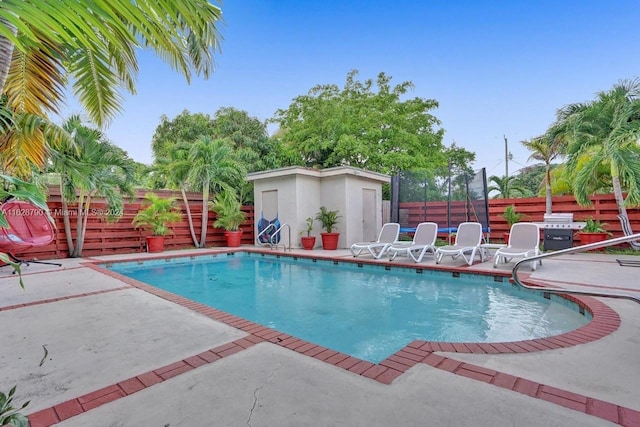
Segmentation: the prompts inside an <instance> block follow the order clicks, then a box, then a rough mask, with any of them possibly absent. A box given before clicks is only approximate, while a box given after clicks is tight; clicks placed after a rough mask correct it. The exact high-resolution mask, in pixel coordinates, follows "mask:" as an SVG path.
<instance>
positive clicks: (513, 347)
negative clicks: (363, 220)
mask: <svg viewBox="0 0 640 427" xmlns="http://www.w3.org/2000/svg"><path fill="white" fill-rule="evenodd" d="M227 252H229V251H225V252H223V253H227ZM217 254H220V252H218V253H217ZM185 256H189V257H192V258H193V257H194V255H185ZM278 256H280V255H278ZM295 257H300V256H299V255H296V256H295ZM165 258H166V257H160V259H165ZM172 258H175V257H172ZM303 258H304V256H303ZM150 259H151V258H144V259H142V258H141V259H132V260H127V261H126V262H131V261H133V262H137V261H141V262H142V261H147V260H150ZM155 259H158V258H155ZM336 261H338V262H356V261H353V260H349V259H346V258H345V259H337V260H336ZM97 262H99V263H105V262H104V261H97ZM357 263H358V264H360V263H363V262H362V261H357ZM364 263H369V262H364ZM377 264H378V265H379V263H377ZM84 265H85V266H86V267H88V268H92V269H94V270H97V271H99V272H101V273H103V274H106V275H109V276H111V277H114V278H117V279H118V280H120V281H123V282H125V283H127V284H128V285H130V286H124V287H119V288H114V289H109V290H104V291H96V292H89V293H84V294H78V295H70V296H66V297H57V298H52V299H47V300H42V301H36V302H32V303H26V304H18V305H14V306H10V307H0V310H9V309H16V308H21V307H25V306H30V305H37V304H46V303H50V302H55V301H60V300H64V299H70V298H81V297H86V296H91V295H98V294H102V293H106V292H116V291H120V290H123V289H128V288H130V287H135V288H138V289H141V290H144V291H146V292H149V293H151V294H153V295H156V296H158V297H160V298H163V299H166V300H168V301H171V302H173V303H175V304H178V305H181V306H183V307H186V308H189V309H191V310H193V311H196V312H198V313H200V314H202V315H205V316H208V317H210V318H212V319H214V320H216V321H220V322H223V323H225V324H227V325H229V326H232V327H234V328H237V329H240V330H242V331H244V332H246V333H247V334H248V335H247V336H246V337H243V338H240V339H237V340H235V341H232V342H229V343H226V344H223V345H221V346H218V347H215V348H212V349H210V350H208V351H205V352H203V353H199V354H196V355H192V356H190V357H188V358H186V359H183V360H179V361H177V362H174V363H171V364H169V365H166V366H163V367H159V368H157V369H154V370H151V371H149V372H145V373H142V374H140V375H137V376H135V377H132V378H129V379H127V380H124V381H121V382H119V383H117V384H113V385H110V386H107V387H104V388H102V389H99V390H96V391H93V392H91V393H88V394H85V395H83V396H80V397H77V398H74V399H71V400H68V401H66V402H62V403H60V404H58V405H55V406H53V407H51V408H46V409H43V410H40V411H38V412H36V413H33V414H31V415H29V417H28V418H29V422H30V425H31V427H46V426H51V425H53V424H55V423H58V422H61V421H63V420H66V419H68V418H70V417H73V416H75V415H79V414H81V413H83V412H87V411H89V410H91V409H93V408H96V407H98V406H101V405H103V404H105V403H109V402H112V401H114V400H117V399H120V398H122V397H125V396H128V395H130V394H133V393H136V392H138V391H140V390H143V389H145V388H148V387H151V386H153V385H155V384H158V383H160V382H163V381H165V380H168V379H170V378H173V377H175V376H177V375H180V374H182V373H185V372H188V371H190V370H192V369H196V368H198V367H199V366H202V365H205V364H208V363H212V362H215V361H216V360H219V359H221V358H224V357H227V356H230V355H232V354H235V353H238V352H240V351H243V350H245V349H247V348H249V347H252V346H253V345H255V344H258V343H261V342H270V343H273V344H276V345H279V346H281V347H284V348H287V349H290V350H293V351H295V352H297V353H299V354H303V355H306V356H309V357H313V358H314V359H317V360H321V361H323V362H326V363H329V364H331V365H334V366H337V367H339V368H342V369H345V370H347V371H349V372H352V373H355V374H357V375H361V376H364V377H367V378H370V379H373V380H375V381H378V382H380V383H383V384H391V382H393V380H395V379H396V378H398V377H399V376H400V375H402V374H403V373H404V372H406V371H407V370H408V369H409V368H411V367H412V366H415V365H416V364H418V363H424V364H427V365H429V366H432V367H435V368H438V369H441V370H444V371H448V372H451V373H453V374H456V375H461V376H464V377H467V378H470V379H474V380H477V381H482V382H485V383H488V384H492V385H494V386H497V387H500V388H505V389H508V390H512V391H515V392H518V393H521V394H526V395H528V396H530V397H534V398H537V399H542V400H545V401H548V402H551V403H555V404H557V405H560V406H563V407H566V408H569V409H573V410H576V411H579V412H583V413H585V414H588V415H592V416H595V417H598V418H601V419H605V420H607V421H611V422H614V423H618V424H620V425H623V426H637V425H640V411H636V410H634V409H630V408H626V407H622V406H620V405H616V404H614V403H610V402H606V401H603V400H600V399H595V398H591V397H588V396H584V395H581V394H578V393H573V392H571V391H567V390H562V389H558V388H556V387H552V386H549V385H545V384H541V383H538V382H535V381H530V380H528V379H526V378H522V377H517V376H513V375H510V374H506V373H503V372H499V371H495V370H493V369H487V368H484V367H481V366H477V365H473V364H470V363H466V362H460V361H458V360H455V359H453V358H450V357H446V356H442V355H440V354H436V353H437V352H447V353H476V354H500V353H528V352H535V351H544V350H552V349H559V348H566V347H572V346H575V345H579V344H585V343H589V342H592V341H595V340H597V339H600V338H602V337H604V336H606V335H608V334H610V333H612V332H613V331H615V330H617V329H618V327H619V326H620V317H619V316H618V314H617V313H616V312H615V311H614V310H612V309H611V308H610V307H609V306H607V305H606V304H604V303H602V302H600V301H598V300H596V299H594V298H590V297H584V296H581V297H576V296H571V295H562V296H563V297H564V298H567V299H569V300H571V301H573V302H575V303H576V304H578V305H579V306H580V307H582V308H583V309H585V310H587V311H588V312H590V313H591V315H592V321H591V322H589V323H588V324H587V325H584V326H582V327H580V328H578V329H576V330H574V331H571V332H568V333H565V334H561V335H557V336H553V337H548V338H540V339H534V340H525V341H516V342H504V343H447V342H433V341H420V340H418V341H413V342H411V343H409V344H408V345H407V346H405V347H404V348H403V349H401V350H400V351H398V352H396V353H395V354H393V355H392V356H390V357H388V358H387V359H385V360H384V361H382V362H380V363H379V364H374V363H371V362H367V361H364V360H361V359H358V358H355V357H352V356H349V355H346V354H344V353H340V352H337V351H334V350H331V349H329V348H326V347H323V346H319V345H316V344H313V343H311V342H308V341H305V340H302V339H299V338H296V337H293V336H291V335H288V334H284V333H281V332H279V331H277V330H274V329H271V328H267V327H264V326H262V325H259V324H257V323H254V322H251V321H249V320H246V319H243V318H240V317H238V316H235V315H232V314H229V313H226V312H224V311H221V310H218V309H215V308H211V307H208V306H206V305H204V304H200V303H197V302H194V301H191V300H189V299H187V298H184V297H181V296H178V295H176V294H173V293H171V292H167V291H163V290H161V289H158V288H154V287H153V286H150V285H147V284H145V283H142V282H139V281H137V280H134V279H131V278H128V277H125V276H121V275H119V274H117V273H115V272H113V271H111V270H107V269H104V268H102V267H100V266H98V265H95V264H93V263H86V264H84ZM394 266H410V267H411V268H416V266H415V265H409V264H402V263H397V264H396V263H394ZM447 270H448V271H451V269H447ZM464 270H465V268H460V269H455V271H464ZM455 271H454V273H455ZM466 273H469V270H467V271H466ZM473 274H483V273H480V272H476V271H474V272H473ZM484 274H488V275H491V276H496V277H498V276H502V277H507V276H508V274H495V273H484Z"/></svg>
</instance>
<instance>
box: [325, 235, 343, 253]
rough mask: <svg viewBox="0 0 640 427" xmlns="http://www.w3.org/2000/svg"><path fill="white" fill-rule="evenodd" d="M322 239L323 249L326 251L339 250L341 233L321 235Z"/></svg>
mask: <svg viewBox="0 0 640 427" xmlns="http://www.w3.org/2000/svg"><path fill="white" fill-rule="evenodd" d="M320 237H322V249H324V250H326V251H334V250H336V249H338V239H339V238H340V233H320Z"/></svg>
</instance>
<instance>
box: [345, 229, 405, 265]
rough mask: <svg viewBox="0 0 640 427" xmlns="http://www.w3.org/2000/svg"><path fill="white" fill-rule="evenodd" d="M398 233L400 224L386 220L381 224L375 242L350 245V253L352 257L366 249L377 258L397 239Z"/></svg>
mask: <svg viewBox="0 0 640 427" xmlns="http://www.w3.org/2000/svg"><path fill="white" fill-rule="evenodd" d="M399 234H400V224H398V223H396V222H388V223H386V224H384V225H383V226H382V230H380V234H379V235H378V240H376V241H375V242H358V243H354V244H353V245H351V253H352V254H353V256H354V257H357V256H359V255H360V254H361V253H362V252H364V251H368V252H369V253H370V254H371V255H372V256H373V257H374V258H375V259H379V258H380V257H382V255H384V254H385V253H386V252H387V249H389V248H390V247H391V245H392V244H394V243H395V242H396V241H397V240H398V235H399Z"/></svg>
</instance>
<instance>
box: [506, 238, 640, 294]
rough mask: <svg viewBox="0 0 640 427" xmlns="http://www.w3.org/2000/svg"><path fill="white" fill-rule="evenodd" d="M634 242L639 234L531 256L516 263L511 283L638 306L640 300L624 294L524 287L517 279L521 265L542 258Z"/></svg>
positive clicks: (538, 289)
mask: <svg viewBox="0 0 640 427" xmlns="http://www.w3.org/2000/svg"><path fill="white" fill-rule="evenodd" d="M634 240H640V233H638V234H631V235H629V236H623V237H616V238H614V239H608V240H604V241H602V242H595V243H589V244H586V245H581V246H576V247H574V248H567V249H561V250H559V251H554V252H547V253H544V254H540V255H536V256H532V257H529V258H523V259H521V260H519V261H518V262H516V265H514V266H513V270H512V273H513V281H514V282H515V283H516V284H517V285H518V286H520V287H522V288H525V289H531V290H534V291H542V292H548V293H553V294H576V295H588V296H592V297H606V298H622V299H628V300H631V301H634V302H637V303H638V304H640V298H639V297H636V296H633V295H626V294H616V293H613V292H596V291H579V290H568V289H559V288H549V287H544V286H529V285H525V284H524V283H522V282H521V281H520V279H519V278H518V269H519V268H520V267H521V266H522V265H523V264H528V263H530V262H532V261H538V260H540V262H542V259H544V258H551V257H554V256H558V255H563V254H575V253H579V252H585V251H588V250H590V249H600V248H606V247H609V246H613V245H617V244H619V243H627V242H631V241H634Z"/></svg>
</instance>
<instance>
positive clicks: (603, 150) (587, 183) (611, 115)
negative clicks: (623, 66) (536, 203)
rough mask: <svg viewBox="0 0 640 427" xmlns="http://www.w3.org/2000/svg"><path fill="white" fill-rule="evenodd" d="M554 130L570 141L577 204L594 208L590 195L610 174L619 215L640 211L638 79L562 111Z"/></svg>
mask: <svg viewBox="0 0 640 427" xmlns="http://www.w3.org/2000/svg"><path fill="white" fill-rule="evenodd" d="M556 125H557V126H559V127H560V128H561V129H563V131H564V133H563V136H564V137H565V138H566V139H567V141H568V147H567V169H568V171H569V172H570V173H571V174H572V175H573V176H574V177H575V180H574V181H573V194H574V196H575V198H576V200H577V201H578V203H580V204H581V205H589V204H590V203H591V200H590V199H589V195H590V194H591V192H592V191H593V190H594V188H597V187H599V186H600V184H599V182H601V180H602V179H603V171H606V172H607V173H608V175H609V179H610V186H609V188H612V189H613V193H614V196H615V199H616V204H617V205H618V211H619V213H620V214H622V215H626V214H627V211H626V207H627V206H639V205H640V146H639V145H638V140H639V139H640V80H639V79H636V80H623V81H621V82H619V83H617V84H616V85H614V86H613V88H612V89H611V90H609V91H604V92H599V93H598V94H597V96H596V98H595V99H594V100H593V101H590V102H587V103H579V104H572V105H569V106H567V107H564V108H563V109H561V110H560V111H559V112H558V119H557V122H556ZM623 189H624V190H626V191H627V195H626V197H625V196H624V194H623Z"/></svg>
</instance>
